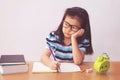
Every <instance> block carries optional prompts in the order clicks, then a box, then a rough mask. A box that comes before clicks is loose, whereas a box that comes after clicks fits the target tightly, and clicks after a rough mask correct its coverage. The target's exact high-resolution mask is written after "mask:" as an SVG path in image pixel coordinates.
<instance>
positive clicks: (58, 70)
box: [49, 47, 60, 72]
mask: <svg viewBox="0 0 120 80" xmlns="http://www.w3.org/2000/svg"><path fill="white" fill-rule="evenodd" d="M49 49H50V52H51V54H52V56H53V59H54V60H55V61H57V60H56V58H55V56H54V54H53V52H52V50H51V48H50V47H49ZM57 72H60V67H59V68H58V69H57Z"/></svg>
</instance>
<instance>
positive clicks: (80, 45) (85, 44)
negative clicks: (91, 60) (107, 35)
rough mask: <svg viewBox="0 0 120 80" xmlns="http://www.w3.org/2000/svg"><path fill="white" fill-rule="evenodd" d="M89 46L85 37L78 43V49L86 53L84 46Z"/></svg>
mask: <svg viewBox="0 0 120 80" xmlns="http://www.w3.org/2000/svg"><path fill="white" fill-rule="evenodd" d="M89 46H90V42H89V40H87V39H84V40H83V41H82V42H81V43H80V44H79V49H80V50H81V52H84V53H86V52H87V51H86V48H87V47H89Z"/></svg>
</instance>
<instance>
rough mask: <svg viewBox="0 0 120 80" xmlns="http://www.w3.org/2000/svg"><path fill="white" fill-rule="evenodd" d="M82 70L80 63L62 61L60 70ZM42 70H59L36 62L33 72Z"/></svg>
mask: <svg viewBox="0 0 120 80" xmlns="http://www.w3.org/2000/svg"><path fill="white" fill-rule="evenodd" d="M78 71H81V69H80V67H79V66H78V65H75V64H74V63H61V66H60V72H78ZM41 72H57V70H52V69H50V68H49V67H47V66H45V65H44V64H42V63H41V62H34V63H33V69H32V73H41Z"/></svg>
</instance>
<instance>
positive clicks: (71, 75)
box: [0, 62, 120, 80]
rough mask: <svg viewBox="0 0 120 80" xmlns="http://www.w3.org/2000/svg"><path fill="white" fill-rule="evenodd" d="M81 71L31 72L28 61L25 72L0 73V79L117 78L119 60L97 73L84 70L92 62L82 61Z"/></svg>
mask: <svg viewBox="0 0 120 80" xmlns="http://www.w3.org/2000/svg"><path fill="white" fill-rule="evenodd" d="M80 67H81V69H82V71H81V72H70V73H62V72H61V73H39V74H33V73H32V62H30V63H29V71H28V72H26V73H18V74H8V75H0V80H119V79H120V62H111V63H110V69H109V71H108V72H107V73H106V74H99V73H97V72H96V71H94V70H93V72H91V73H87V72H85V69H86V68H88V67H93V63H92V62H91V63H90V62H89V63H87V62H84V63H83V64H82V65H81V66H80Z"/></svg>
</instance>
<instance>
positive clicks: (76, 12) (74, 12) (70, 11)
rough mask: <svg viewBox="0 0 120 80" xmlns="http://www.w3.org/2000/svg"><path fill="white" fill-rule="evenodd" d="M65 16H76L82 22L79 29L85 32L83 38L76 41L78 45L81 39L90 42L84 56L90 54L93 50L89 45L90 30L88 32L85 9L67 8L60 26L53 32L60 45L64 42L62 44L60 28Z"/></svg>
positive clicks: (88, 24)
mask: <svg viewBox="0 0 120 80" xmlns="http://www.w3.org/2000/svg"><path fill="white" fill-rule="evenodd" d="M67 15H68V16H71V17H76V16H77V17H78V18H79V19H80V20H82V24H81V27H82V28H83V29H84V30H85V33H84V34H83V36H81V37H78V38H77V41H78V43H80V42H81V41H82V40H83V39H88V40H89V41H90V46H88V47H86V50H87V52H86V54H92V53H93V48H92V43H91V30H90V22H89V15H88V13H87V11H86V10H85V9H83V8H80V7H72V8H67V9H66V11H65V13H64V16H63V19H62V21H61V23H60V25H59V26H58V28H57V30H56V31H55V34H56V35H58V37H59V39H60V41H61V43H62V44H63V45H64V42H63V40H64V34H63V32H62V27H63V22H64V20H65V18H66V16H67Z"/></svg>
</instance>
